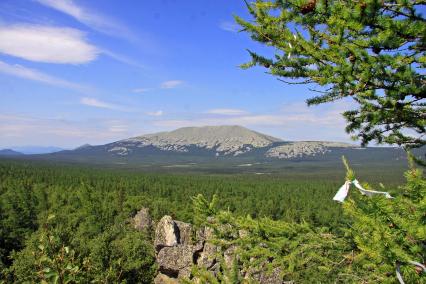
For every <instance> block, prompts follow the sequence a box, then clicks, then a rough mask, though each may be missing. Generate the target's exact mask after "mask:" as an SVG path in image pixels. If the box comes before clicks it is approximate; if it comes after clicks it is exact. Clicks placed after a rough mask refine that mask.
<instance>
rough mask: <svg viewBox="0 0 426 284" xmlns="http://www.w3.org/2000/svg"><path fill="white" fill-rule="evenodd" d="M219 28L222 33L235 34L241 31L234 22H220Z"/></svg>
mask: <svg viewBox="0 0 426 284" xmlns="http://www.w3.org/2000/svg"><path fill="white" fill-rule="evenodd" d="M219 27H220V28H221V29H222V30H224V31H227V32H233V33H236V32H238V31H239V30H240V29H241V27H240V26H239V25H238V24H236V23H234V22H228V21H222V22H221V23H220V24H219Z"/></svg>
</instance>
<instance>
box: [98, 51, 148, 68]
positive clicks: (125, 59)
mask: <svg viewBox="0 0 426 284" xmlns="http://www.w3.org/2000/svg"><path fill="white" fill-rule="evenodd" d="M100 50H101V52H102V54H105V55H107V56H109V57H111V58H112V59H114V60H116V61H119V62H121V63H124V64H127V65H131V66H135V67H139V68H145V66H144V65H142V64H140V63H139V62H137V61H135V60H133V59H131V58H129V57H127V56H125V55H122V54H119V53H116V52H112V51H110V50H108V49H104V48H100Z"/></svg>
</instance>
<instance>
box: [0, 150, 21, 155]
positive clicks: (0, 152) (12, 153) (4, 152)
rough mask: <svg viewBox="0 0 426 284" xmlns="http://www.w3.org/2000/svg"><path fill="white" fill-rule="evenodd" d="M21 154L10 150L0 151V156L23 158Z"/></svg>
mask: <svg viewBox="0 0 426 284" xmlns="http://www.w3.org/2000/svg"><path fill="white" fill-rule="evenodd" d="M23 155H24V154H23V153H21V152H17V151H14V150H12V149H2V150H0V156H23Z"/></svg>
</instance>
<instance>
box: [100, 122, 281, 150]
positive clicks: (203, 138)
mask: <svg viewBox="0 0 426 284" xmlns="http://www.w3.org/2000/svg"><path fill="white" fill-rule="evenodd" d="M281 141H282V140H281V139H278V138H275V137H271V136H268V135H264V134H261V133H258V132H255V131H252V130H249V129H247V128H244V127H241V126H205V127H184V128H179V129H177V130H174V131H170V132H160V133H155V134H148V135H143V136H138V137H134V138H130V139H125V140H121V141H118V142H115V143H112V144H110V145H111V146H113V147H112V148H110V149H109V150H108V151H110V152H114V153H117V154H120V155H128V154H129V152H130V151H129V147H146V146H154V147H156V148H158V149H160V150H164V151H175V152H189V148H190V147H191V146H195V147H198V148H203V149H206V150H215V151H216V153H217V155H234V156H237V155H240V154H242V153H245V152H249V151H251V150H252V149H253V148H261V147H266V146H270V145H272V144H273V143H276V142H281Z"/></svg>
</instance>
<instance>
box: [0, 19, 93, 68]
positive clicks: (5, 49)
mask: <svg viewBox="0 0 426 284" xmlns="http://www.w3.org/2000/svg"><path fill="white" fill-rule="evenodd" d="M0 52H1V53H4V54H7V55H11V56H16V57H20V58H23V59H26V60H30V61H36V62H46V63H61V64H82V63H87V62H90V61H93V60H95V59H96V57H97V56H98V54H99V53H100V50H99V49H98V48H96V47H95V46H93V45H91V44H90V43H88V42H87V40H86V36H85V34H84V33H83V32H81V31H79V30H76V29H72V28H63V27H52V26H40V25H0Z"/></svg>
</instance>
